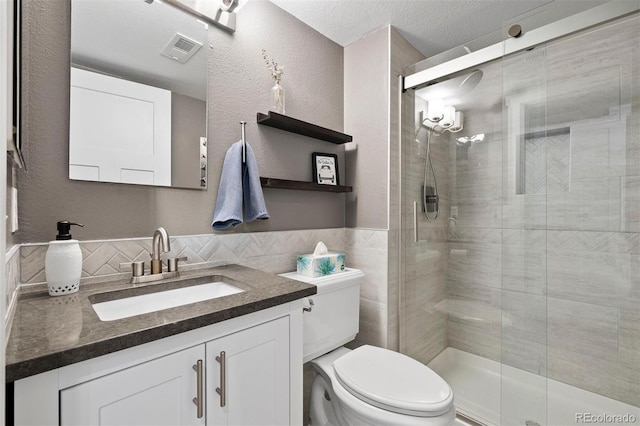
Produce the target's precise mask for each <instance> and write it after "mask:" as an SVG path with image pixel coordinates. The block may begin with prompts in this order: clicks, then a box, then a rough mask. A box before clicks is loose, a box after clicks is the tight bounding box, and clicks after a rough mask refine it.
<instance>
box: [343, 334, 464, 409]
mask: <svg viewBox="0 0 640 426" xmlns="http://www.w3.org/2000/svg"><path fill="white" fill-rule="evenodd" d="M333 370H334V373H335V376H336V378H337V379H338V382H339V384H340V385H342V387H343V388H344V389H345V390H347V391H348V392H349V393H350V394H352V395H353V396H355V397H356V398H358V399H360V400H361V401H363V402H366V403H368V404H371V405H373V406H375V407H378V408H382V409H384V410H387V411H391V412H394V413H398V414H406V415H410V416H417V417H435V416H439V415H442V414H444V413H447V412H448V411H449V410H450V409H451V406H452V404H453V392H452V391H451V388H450V387H449V385H448V384H447V383H446V382H445V381H444V380H443V379H442V378H441V377H440V376H438V375H437V374H436V373H435V372H434V371H432V370H431V369H429V368H428V367H427V366H425V365H423V364H421V363H420V362H418V361H416V360H414V359H412V358H409V357H408V356H406V355H403V354H400V353H398V352H393V351H390V350H388V349H383V348H378V347H375V346H369V345H364V346H361V347H359V348H358V349H355V350H353V351H351V352H349V353H347V354H345V355H343V356H341V357H339V358H338V359H336V360H335V361H334V362H333Z"/></svg>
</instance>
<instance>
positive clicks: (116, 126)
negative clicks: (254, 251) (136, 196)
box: [69, 0, 207, 189]
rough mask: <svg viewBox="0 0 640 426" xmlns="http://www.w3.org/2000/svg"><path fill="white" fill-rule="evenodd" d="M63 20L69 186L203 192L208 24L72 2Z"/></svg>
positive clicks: (151, 5) (106, 1)
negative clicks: (67, 37)
mask: <svg viewBox="0 0 640 426" xmlns="http://www.w3.org/2000/svg"><path fill="white" fill-rule="evenodd" d="M71 21H72V22H71V62H72V63H71V89H70V93H71V102H70V134H69V177H70V178H71V179H76V180H90V181H100V182H118V183H131V184H142V185H157V186H172V187H180V188H200V189H204V188H206V176H207V170H206V168H207V158H206V157H207V152H206V143H204V144H203V142H202V141H203V140H204V141H206V136H207V135H206V127H207V126H206V111H207V103H206V102H207V50H206V49H202V46H203V45H204V43H206V41H207V25H206V24H205V23H203V22H201V21H199V20H198V19H197V18H196V17H194V16H192V15H190V14H188V13H186V12H184V11H183V10H181V9H177V8H175V7H173V6H171V5H170V4H167V3H166V2H160V1H153V0H151V1H137V0H128V1H113V0H72V4H71ZM203 165H204V168H203Z"/></svg>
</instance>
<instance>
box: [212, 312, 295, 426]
mask: <svg viewBox="0 0 640 426" xmlns="http://www.w3.org/2000/svg"><path fill="white" fill-rule="evenodd" d="M288 333H289V325H288V322H287V321H285V320H284V319H283V318H280V319H277V320H275V321H271V322H268V323H266V324H262V325H260V326H258V327H253V328H251V329H248V330H245V331H242V332H240V333H235V334H232V335H229V336H226V337H223V338H221V339H216V340H214V341H212V342H209V343H207V345H206V348H207V350H206V352H207V424H209V425H216V426H218V425H252V426H258V425H288V424H290V422H289V398H288V395H289V345H288ZM223 379H224V380H223Z"/></svg>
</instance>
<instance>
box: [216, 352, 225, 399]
mask: <svg viewBox="0 0 640 426" xmlns="http://www.w3.org/2000/svg"><path fill="white" fill-rule="evenodd" d="M216 361H218V362H219V363H220V387H219V388H216V393H217V394H218V395H220V406H221V407H224V406H225V405H227V389H226V388H227V387H226V383H227V354H226V353H225V351H221V352H220V356H217V357H216Z"/></svg>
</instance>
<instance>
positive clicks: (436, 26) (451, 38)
mask: <svg viewBox="0 0 640 426" xmlns="http://www.w3.org/2000/svg"><path fill="white" fill-rule="evenodd" d="M271 1H272V2H273V3H275V4H276V5H278V6H279V7H280V8H282V9H284V10H285V11H287V12H289V13H290V14H292V15H293V16H295V17H296V18H298V19H300V20H301V21H302V22H304V23H306V24H307V25H309V26H310V27H312V28H314V29H315V30H317V31H318V32H320V33H321V34H323V35H324V36H326V37H328V38H329V39H331V40H333V41H334V42H336V43H338V44H340V45H341V46H346V45H348V44H350V43H353V42H354V41H356V40H358V39H360V38H362V37H364V36H366V35H367V34H369V33H371V32H373V31H376V30H378V29H380V28H383V27H385V26H387V25H389V24H390V25H393V26H394V27H395V28H396V29H398V30H399V31H400V33H401V34H402V35H403V36H404V37H405V38H406V39H407V41H409V42H410V43H411V44H413V45H414V46H415V47H416V48H417V49H418V50H420V51H421V52H422V53H423V54H424V55H425V57H427V58H428V57H430V56H433V55H435V54H438V53H440V52H443V51H445V50H448V49H450V48H452V47H455V46H459V45H462V44H464V43H467V42H469V41H471V40H474V39H476V38H478V37H481V36H483V35H486V34H488V33H491V32H494V31H496V30H500V29H502V28H503V26H504V25H505V23H511V22H513V21H512V20H513V18H514V17H519V16H520V15H522V14H524V13H526V12H529V11H531V10H533V9H535V8H538V7H540V6H542V5H545V4H546V5H547V7H545V8H548V7H549V6H551V7H552V10H553V12H552V13H551V15H549V14H547V15H546V16H545V17H542V15H544V14H540V15H541V19H538V20H537V21H536V20H533V21H536V22H535V23H532V25H535V26H538V25H542V24H544V23H548V22H551V21H553V20H556V19H559V18H562V17H565V16H569V15H571V14H573V13H576V12H579V11H582V10H585V9H588V8H590V7H593V6H594V5H596V4H599V3H603V2H602V1H599V2H598V1H590V0H562V1H560V0H558V1H555V2H551V1H549V0H271ZM550 3H551V4H550ZM528 19H529V20H530V21H531V18H530V17H529V18H528ZM525 29H526V28H525Z"/></svg>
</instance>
